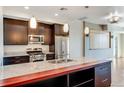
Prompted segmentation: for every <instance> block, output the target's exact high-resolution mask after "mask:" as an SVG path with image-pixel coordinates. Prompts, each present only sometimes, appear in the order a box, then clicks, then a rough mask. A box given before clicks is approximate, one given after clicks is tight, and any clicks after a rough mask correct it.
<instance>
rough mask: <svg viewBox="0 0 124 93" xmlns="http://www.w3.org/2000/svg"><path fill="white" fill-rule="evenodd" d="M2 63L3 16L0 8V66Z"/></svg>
mask: <svg viewBox="0 0 124 93" xmlns="http://www.w3.org/2000/svg"><path fill="white" fill-rule="evenodd" d="M2 62H3V14H2V7H0V65H1V64H2Z"/></svg>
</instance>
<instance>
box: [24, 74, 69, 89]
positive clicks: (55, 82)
mask: <svg viewBox="0 0 124 93" xmlns="http://www.w3.org/2000/svg"><path fill="white" fill-rule="evenodd" d="M23 87H67V75H63V76H58V77H55V78H51V79H47V80H44V81H38V82H35V83H31V84H27V85H23Z"/></svg>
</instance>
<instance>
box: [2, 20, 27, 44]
mask: <svg viewBox="0 0 124 93" xmlns="http://www.w3.org/2000/svg"><path fill="white" fill-rule="evenodd" d="M27 44H28V22H27V21H23V20H16V19H9V18H4V45H27Z"/></svg>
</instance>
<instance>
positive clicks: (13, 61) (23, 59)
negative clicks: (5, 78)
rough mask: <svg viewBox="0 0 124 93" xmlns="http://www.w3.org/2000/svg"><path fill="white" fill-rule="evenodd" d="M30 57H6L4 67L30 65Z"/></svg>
mask: <svg viewBox="0 0 124 93" xmlns="http://www.w3.org/2000/svg"><path fill="white" fill-rule="evenodd" d="M28 62H29V56H28V55H27V56H14V57H4V58H3V65H12V64H20V63H28Z"/></svg>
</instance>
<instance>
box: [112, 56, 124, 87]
mask: <svg viewBox="0 0 124 93" xmlns="http://www.w3.org/2000/svg"><path fill="white" fill-rule="evenodd" d="M111 86H112V87H124V58H118V59H113V62H112V85H111Z"/></svg>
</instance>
